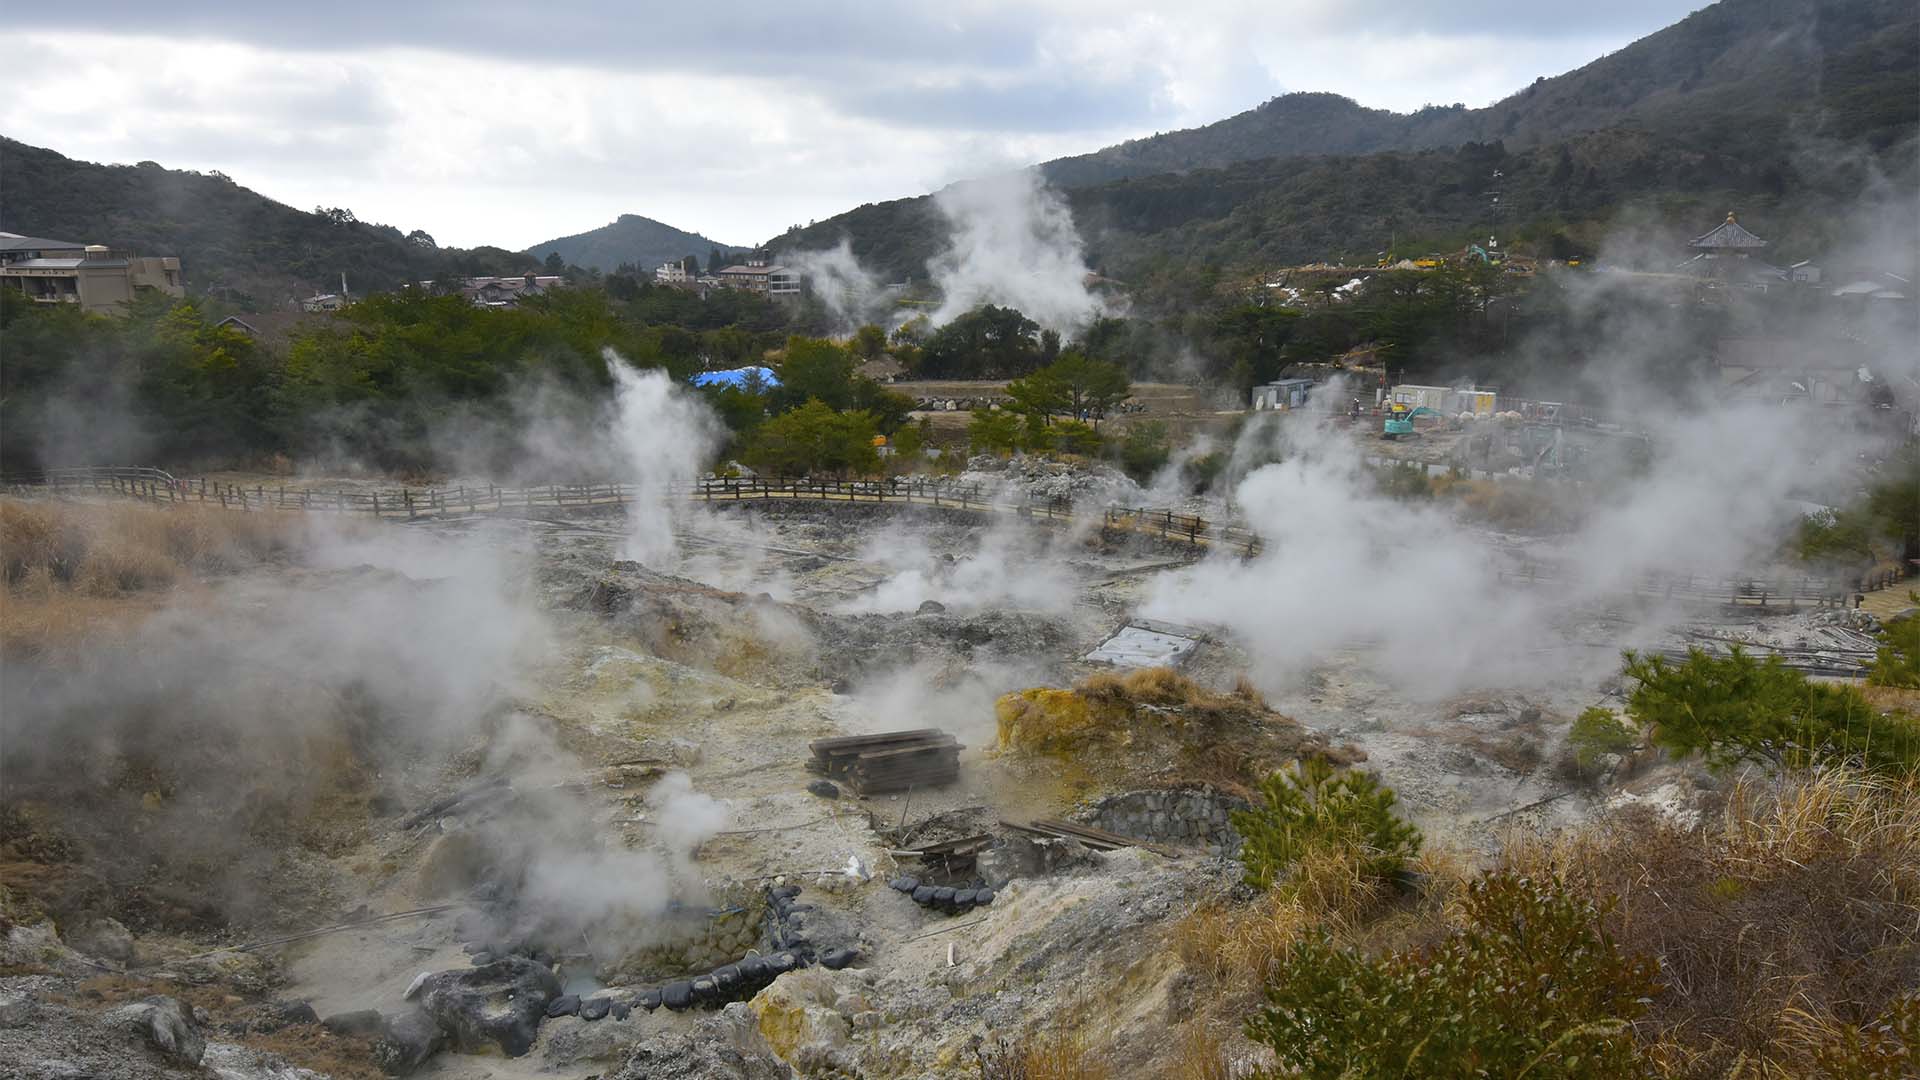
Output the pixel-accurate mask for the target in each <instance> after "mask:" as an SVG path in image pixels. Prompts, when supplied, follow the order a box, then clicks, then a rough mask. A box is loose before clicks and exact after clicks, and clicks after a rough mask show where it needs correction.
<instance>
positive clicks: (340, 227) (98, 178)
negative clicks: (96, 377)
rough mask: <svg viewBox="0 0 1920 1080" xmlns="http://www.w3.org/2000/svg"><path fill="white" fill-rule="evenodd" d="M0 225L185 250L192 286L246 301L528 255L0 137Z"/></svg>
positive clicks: (377, 283) (359, 288) (277, 299)
mask: <svg viewBox="0 0 1920 1080" xmlns="http://www.w3.org/2000/svg"><path fill="white" fill-rule="evenodd" d="M0 230H4V231H7V232H16V233H22V234H25V235H28V236H44V237H51V238H53V239H56V240H68V241H73V242H76V243H83V244H107V245H109V246H111V247H114V248H124V249H127V250H131V251H133V252H135V253H136V254H141V255H177V256H179V257H180V261H181V265H182V268H183V269H184V271H185V274H186V277H187V284H188V287H189V288H190V289H191V290H193V291H195V292H199V293H212V294H215V295H219V296H222V297H224V298H226V299H228V300H231V301H233V302H234V303H236V304H238V305H239V306H240V307H242V308H261V309H265V308H278V307H282V306H284V305H285V303H286V302H287V301H288V300H289V299H291V298H293V297H297V296H307V295H311V294H312V293H314V292H315V291H319V290H326V291H332V290H334V289H338V288H339V286H340V275H342V274H345V275H346V277H347V283H348V286H349V287H350V288H351V289H352V290H353V291H354V292H356V293H366V292H373V291H376V290H382V289H392V288H395V287H397V286H399V285H400V284H402V283H403V282H407V281H420V280H425V279H429V278H435V277H441V276H444V275H447V274H459V275H464V274H510V273H520V272H523V271H525V270H527V269H528V267H529V262H528V260H527V258H526V256H524V255H518V254H515V253H513V252H509V251H504V250H501V249H500V248H485V247H483V248H475V249H473V250H470V251H469V250H460V249H456V248H440V247H437V246H435V244H434V242H433V238H432V237H431V236H428V235H427V234H426V233H424V232H420V231H417V230H416V231H415V232H413V233H408V234H403V233H402V232H401V231H400V230H399V229H396V228H393V227H391V226H387V225H373V224H369V223H367V222H363V221H357V220H355V219H354V218H353V216H352V214H351V213H350V212H349V211H346V210H331V211H329V212H327V213H310V212H308V211H304V210H296V209H294V208H293V207H291V206H287V205H285V204H283V203H277V202H274V201H273V200H272V199H269V198H267V197H266V196H264V195H261V194H259V193H258V192H255V191H251V190H248V189H247V188H244V187H241V186H240V185H239V184H236V183H234V182H233V181H232V180H230V179H228V178H227V177H225V176H223V175H221V174H219V173H198V172H190V171H185V170H178V169H166V168H162V167H161V166H159V165H157V164H155V163H153V162H151V161H143V162H141V163H140V164H138V165H100V164H95V163H93V162H90V161H75V160H73V159H71V158H67V157H64V156H62V155H60V154H57V153H55V152H53V151H52V150H44V149H41V148H40V147H37V146H28V145H26V144H25V143H21V142H16V141H14V140H12V139H6V138H0Z"/></svg>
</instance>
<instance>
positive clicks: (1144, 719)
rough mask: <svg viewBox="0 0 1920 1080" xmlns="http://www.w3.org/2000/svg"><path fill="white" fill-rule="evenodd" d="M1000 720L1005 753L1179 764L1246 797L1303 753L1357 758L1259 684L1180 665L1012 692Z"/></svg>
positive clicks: (999, 708)
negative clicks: (1216, 681)
mask: <svg viewBox="0 0 1920 1080" xmlns="http://www.w3.org/2000/svg"><path fill="white" fill-rule="evenodd" d="M994 715H995V719H996V720H997V721H998V726H999V732H998V734H999V738H998V745H999V747H1000V749H1002V750H1017V751H1022V752H1026V753H1040V754H1051V755H1055V756H1058V757H1066V756H1072V757H1074V758H1075V759H1076V760H1078V759H1085V758H1087V757H1089V756H1091V755H1096V754H1099V753H1101V752H1118V753H1120V754H1123V755H1124V756H1125V757H1126V759H1127V760H1129V761H1132V762H1136V763H1139V762H1147V763H1150V764H1151V765H1152V766H1153V767H1154V768H1155V770H1156V771H1159V772H1161V773H1164V771H1165V769H1164V766H1165V765H1166V763H1167V762H1168V761H1173V762H1176V763H1177V764H1178V765H1179V769H1180V777H1181V778H1182V779H1183V780H1185V781H1193V780H1198V781H1200V782H1204V783H1208V784H1212V785H1213V786H1215V787H1218V788H1221V789H1222V790H1226V791H1230V792H1233V793H1236V794H1241V795H1245V794H1247V793H1249V792H1250V791H1251V789H1252V788H1253V786H1254V785H1255V784H1257V783H1258V781H1259V778H1261V777H1264V776H1265V775H1266V774H1267V773H1269V772H1272V771H1273V770H1274V769H1277V768H1279V767H1280V766H1282V765H1284V764H1286V763H1287V762H1289V761H1293V760H1296V759H1298V758H1300V757H1303V756H1307V755H1319V756H1323V757H1326V758H1328V759H1329V760H1330V761H1333V762H1334V763H1336V764H1348V763H1350V762H1351V761H1352V760H1353V759H1354V755H1352V754H1350V753H1347V752H1345V751H1344V750H1336V749H1334V748H1332V747H1329V746H1328V745H1327V742H1326V740H1325V739H1324V738H1323V737H1321V736H1318V735H1316V734H1313V733H1311V732H1308V731H1306V730H1305V729H1303V728H1301V727H1300V726H1299V725H1298V724H1296V723H1294V722H1293V721H1292V720H1290V719H1288V718H1287V717H1285V716H1282V715H1281V714H1279V713H1277V712H1274V711H1273V710H1272V709H1271V708H1269V707H1268V706H1267V703H1266V701H1265V700H1264V699H1262V698H1261V697H1260V694H1259V692H1258V691H1257V690H1255V689H1254V688H1253V687H1252V686H1251V685H1248V684H1246V683H1244V682H1243V683H1242V684H1241V685H1239V686H1237V687H1235V688H1234V690H1232V691H1231V692H1228V693H1221V692H1219V691H1216V690H1211V689H1208V688H1207V687H1205V686H1202V685H1200V684H1199V683H1196V682H1194V681H1193V680H1192V679H1189V678H1187V677H1186V676H1184V675H1182V674H1180V673H1179V672H1177V671H1174V670H1172V669H1171V668H1142V669H1139V670H1136V671H1129V672H1126V673H1125V674H1120V673H1116V672H1101V673H1099V674H1095V675H1091V676H1089V677H1087V678H1086V679H1083V680H1082V681H1081V682H1080V683H1078V684H1077V685H1075V686H1074V687H1073V688H1072V689H1071V690H1063V689H1058V688H1055V687H1035V688H1033V689H1030V690H1022V691H1018V692H1016V693H1012V694H1006V695H1004V696H1002V697H1001V698H1000V700H999V701H997V702H995V703H994ZM1117 764H1122V765H1123V766H1124V765H1125V764H1126V762H1124V761H1123V762H1117ZM1162 779H1164V776H1163V777H1162Z"/></svg>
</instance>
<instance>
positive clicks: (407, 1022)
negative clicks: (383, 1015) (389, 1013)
mask: <svg viewBox="0 0 1920 1080" xmlns="http://www.w3.org/2000/svg"><path fill="white" fill-rule="evenodd" d="M446 1038H447V1036H446V1033H445V1032H443V1031H441V1030H440V1024H439V1023H438V1022H437V1021H435V1020H434V1018H433V1017H431V1016H429V1015H427V1012H426V1010H424V1009H408V1010H407V1011H406V1012H403V1013H401V1014H400V1015H398V1016H394V1017H390V1018H388V1020H387V1022H386V1024H385V1025H384V1027H383V1029H382V1030H381V1032H380V1035H379V1036H378V1037H377V1038H375V1039H374V1041H373V1061H374V1064H376V1065H378V1066H380V1068H381V1069H382V1070H383V1071H384V1072H386V1074H387V1075H389V1076H406V1075H407V1074H409V1073H411V1072H413V1071H414V1070H415V1069H418V1068H419V1067H420V1066H422V1065H424V1064H426V1062H427V1059H428V1058H430V1057H432V1056H433V1055H434V1054H435V1053H437V1052H438V1051H439V1049H440V1046H441V1044H443V1043H445V1042H446Z"/></svg>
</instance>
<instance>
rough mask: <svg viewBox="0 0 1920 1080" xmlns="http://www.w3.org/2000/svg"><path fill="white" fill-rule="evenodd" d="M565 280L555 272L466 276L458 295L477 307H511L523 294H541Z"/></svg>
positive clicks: (558, 285)
mask: <svg viewBox="0 0 1920 1080" xmlns="http://www.w3.org/2000/svg"><path fill="white" fill-rule="evenodd" d="M565 284H566V280H565V279H564V278H562V277H560V276H559V275H557V274H522V275H520V276H519V277H474V278H468V279H467V280H466V284H465V285H464V286H463V287H462V288H461V290H460V295H462V296H464V297H466V298H468V299H469V300H472V301H473V302H474V304H475V305H476V306H478V307H512V306H513V305H515V304H517V303H519V302H520V298H521V297H523V296H541V295H544V294H545V293H546V291H547V290H548V289H558V288H560V287H562V286H564V285H565Z"/></svg>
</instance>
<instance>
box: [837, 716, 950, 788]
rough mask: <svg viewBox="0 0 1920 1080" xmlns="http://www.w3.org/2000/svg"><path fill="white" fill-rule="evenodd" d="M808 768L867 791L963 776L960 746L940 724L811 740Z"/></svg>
mask: <svg viewBox="0 0 1920 1080" xmlns="http://www.w3.org/2000/svg"><path fill="white" fill-rule="evenodd" d="M807 745H808V748H809V749H810V750H812V751H813V760H812V761H809V762H808V763H807V768H808V769H810V770H812V771H814V772H817V773H820V774H821V775H823V776H826V777H827V778H828V779H832V780H840V781H844V782H845V783H846V784H847V785H848V786H850V787H852V788H853V790H854V791H855V792H857V793H859V794H861V795H878V794H884V793H886V792H889V791H906V790H908V789H910V788H928V787H939V786H941V785H943V784H951V783H953V782H954V781H955V780H958V779H959V778H960V744H959V742H957V741H956V740H955V739H954V737H953V736H951V735H949V734H947V733H946V732H944V731H940V730H938V729H937V728H920V729H917V730H914V731H886V732H881V733H880V734H878V735H846V736H841V737H839V738H834V739H815V740H814V741H813V742H811V743H809V744H807Z"/></svg>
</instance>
